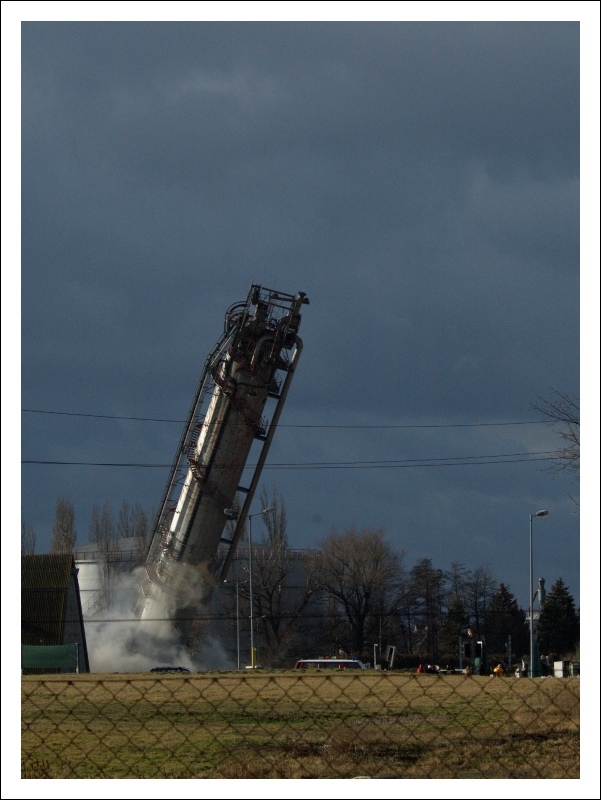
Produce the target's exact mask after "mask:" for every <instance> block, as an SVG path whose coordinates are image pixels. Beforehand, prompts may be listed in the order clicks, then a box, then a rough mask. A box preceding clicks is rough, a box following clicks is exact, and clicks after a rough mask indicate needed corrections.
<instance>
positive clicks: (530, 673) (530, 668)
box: [528, 510, 549, 678]
mask: <svg viewBox="0 0 601 800" xmlns="http://www.w3.org/2000/svg"><path fill="white" fill-rule="evenodd" d="M548 513H549V512H548V511H545V510H543V511H537V512H536V514H530V607H529V612H530V614H529V616H530V662H529V664H528V676H529V677H530V678H533V677H534V597H533V594H532V590H533V585H532V584H533V583H534V580H533V571H532V520H533V518H534V517H546V516H547V515H548Z"/></svg>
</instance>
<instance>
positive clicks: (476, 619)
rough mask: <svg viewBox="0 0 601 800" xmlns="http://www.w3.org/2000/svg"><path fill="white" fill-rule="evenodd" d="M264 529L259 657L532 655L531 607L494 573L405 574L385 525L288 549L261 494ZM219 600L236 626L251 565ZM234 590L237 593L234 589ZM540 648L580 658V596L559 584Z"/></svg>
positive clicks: (259, 548)
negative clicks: (482, 651) (462, 648)
mask: <svg viewBox="0 0 601 800" xmlns="http://www.w3.org/2000/svg"><path fill="white" fill-rule="evenodd" d="M261 502H262V504H263V507H264V508H267V507H271V508H272V509H273V511H272V512H271V513H270V514H266V515H264V516H263V517H262V519H263V522H264V531H263V534H262V537H261V539H260V541H259V542H258V543H257V544H256V545H255V544H254V543H253V555H252V561H253V596H252V602H253V617H254V618H255V620H256V621H257V626H258V627H257V633H260V636H258V639H259V642H260V648H261V653H260V658H262V659H264V660H265V661H266V662H268V663H270V664H272V665H274V666H275V665H284V664H286V663H289V662H290V661H291V660H293V659H295V658H297V657H303V656H314V655H317V654H325V655H330V656H336V655H343V654H344V655H346V656H358V657H361V658H365V659H368V660H371V655H372V653H373V645H374V644H377V646H378V653H380V654H383V653H384V652H385V651H386V649H387V647H388V646H389V645H393V646H395V647H396V648H397V651H398V652H399V653H400V654H406V655H408V656H415V658H422V659H424V660H425V659H427V660H429V661H431V662H432V663H440V662H444V663H445V664H446V663H447V662H453V661H454V662H456V661H457V659H458V651H459V642H460V640H461V639H463V640H465V641H468V640H469V638H473V639H474V640H475V641H478V640H485V641H486V646H487V650H488V652H489V654H490V656H491V658H492V657H494V658H496V659H497V660H502V661H503V662H506V661H507V659H508V657H509V652H508V647H509V646H510V647H511V653H512V655H513V658H514V659H521V658H523V657H527V654H528V649H529V628H528V619H527V613H526V611H525V610H524V609H523V608H521V607H520V605H519V603H518V601H517V599H516V598H515V596H514V595H513V594H512V592H511V590H510V588H509V586H508V585H507V584H506V583H504V582H502V581H499V580H498V578H496V577H495V576H494V575H493V574H492V572H491V571H490V569H489V568H488V567H477V568H475V569H468V568H467V567H466V566H465V565H464V564H460V563H453V564H451V565H450V568H449V569H448V570H442V569H440V568H437V567H436V566H434V564H433V563H432V560H431V559H429V558H422V559H420V560H419V561H417V563H416V564H414V566H413V567H411V568H407V567H406V566H405V563H404V553H403V552H399V551H397V550H395V549H394V548H393V547H392V545H391V544H390V543H389V541H388V539H387V535H386V533H385V531H383V530H381V529H363V530H357V529H356V528H353V527H351V528H348V529H346V530H344V531H337V530H335V529H333V530H331V531H330V532H329V533H328V534H327V535H326V536H325V537H324V538H323V539H322V541H321V542H320V543H319V546H318V547H317V548H316V549H315V550H313V551H304V552H302V553H299V552H298V551H291V550H290V549H289V545H288V536H287V532H286V514H285V506H284V502H283V499H282V498H281V497H280V496H279V495H278V494H277V492H275V491H273V493H272V494H271V495H268V494H267V492H265V491H264V492H263V494H262V497H261ZM237 569H238V572H237V574H234V575H233V576H232V577H231V579H228V582H229V584H230V589H231V591H230V592H229V595H228V596H227V598H226V599H225V600H224V601H223V604H224V606H225V610H226V614H227V615H228V616H229V618H230V625H231V624H232V622H233V619H234V614H235V608H234V605H235V603H237V609H238V613H237V615H236V622H237V624H238V625H239V624H240V619H242V620H243V621H244V623H247V620H248V617H249V612H250V585H249V580H248V577H249V576H248V563H247V562H246V561H244V560H239V562H238V567H237ZM234 590H235V592H234ZM537 626H538V627H537V630H538V640H539V648H540V652H541V653H544V654H545V655H548V656H549V657H550V659H551V660H555V659H556V658H564V657H566V656H567V655H569V654H574V653H575V651H576V650H577V648H578V646H579V639H580V624H579V615H578V612H577V610H576V607H575V603H574V600H573V598H572V596H571V595H570V593H569V588H568V587H567V586H565V584H564V582H563V580H562V579H561V578H559V579H558V580H557V581H556V582H555V584H554V585H553V586H552V588H551V590H550V591H549V593H548V594H547V596H546V599H545V601H544V603H543V606H542V610H541V612H540V617H539V620H538V624H537Z"/></svg>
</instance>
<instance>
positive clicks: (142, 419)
mask: <svg viewBox="0 0 601 800" xmlns="http://www.w3.org/2000/svg"><path fill="white" fill-rule="evenodd" d="M21 411H22V412H23V413H27V414H54V415H58V416H63V417H91V418H93V419H120V420H128V421H130V422H166V423H178V424H180V425H183V424H185V423H186V422H187V420H184V419H168V418H161V417H130V416H124V415H118V414H83V413H79V412H72V411H46V410H43V409H38V408H22V409H21ZM545 424H548V421H547V420H544V419H541V420H528V421H524V420H523V421H517V422H453V423H443V424H424V425H329V424H327V425H326V424H323V425H321V424H319V425H286V424H279V425H278V428H350V429H353V430H354V429H374V428H382V429H393V428H399V429H402V428H486V427H503V426H506V425H545Z"/></svg>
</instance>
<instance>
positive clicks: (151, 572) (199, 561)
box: [136, 284, 309, 620]
mask: <svg viewBox="0 0 601 800" xmlns="http://www.w3.org/2000/svg"><path fill="white" fill-rule="evenodd" d="M308 302H309V301H308V299H307V297H306V296H305V293H304V292H299V293H298V294H296V295H290V294H284V293H283V292H277V291H274V290H272V289H266V288H264V287H262V286H258V285H255V284H253V285H252V286H251V287H250V291H249V293H248V297H247V299H246V301H244V302H239V303H235V304H234V305H232V306H231V307H230V308H229V309H228V310H227V312H226V315H225V326H224V331H223V333H222V335H221V337H220V338H219V340H218V342H217V344H216V345H215V347H214V348H213V350H212V351H211V353H210V354H209V356H208V358H207V360H206V362H205V366H204V370H203V373H202V376H201V379H200V382H199V384H198V388H197V391H196V394H195V397H194V401H193V403H192V406H191V409H190V413H189V415H188V420H187V423H186V425H185V427H184V430H183V433H182V436H181V440H180V443H179V447H178V450H177V454H176V457H175V460H174V462H173V465H172V468H171V472H170V475H169V479H168V481H167V485H166V487H165V491H164V494H163V498H162V500H161V504H160V506H159V510H158V513H157V518H156V522H155V527H154V533H153V538H152V541H151V544H150V548H149V551H148V556H147V559H146V574H145V576H144V579H143V582H142V594H141V597H140V600H139V602H138V604H137V607H136V613H137V615H138V616H139V617H141V618H142V619H148V620H151V619H153V618H156V619H160V618H162V617H164V614H165V609H166V608H167V607H169V608H170V612H169V613H170V616H172V617H175V618H177V617H178V616H180V617H183V618H185V615H186V613H187V610H188V609H191V608H198V607H202V606H203V605H206V604H207V603H208V602H209V600H210V598H211V594H212V591H213V587H214V586H215V584H216V582H217V579H218V580H219V582H222V581H223V580H225V578H226V576H227V573H228V570H229V567H230V564H231V561H232V558H233V556H234V553H235V550H236V546H237V543H238V541H239V539H240V537H241V535H242V533H243V531H244V525H245V522H246V519H247V515H248V513H249V510H250V505H251V502H252V499H253V495H254V492H255V489H256V487H257V483H258V481H259V477H260V475H261V470H262V468H263V465H264V463H265V459H266V458H267V453H268V451H269V447H270V444H271V441H272V439H273V436H274V433H275V429H276V426H277V423H278V420H279V417H280V414H281V412H282V409H283V405H284V402H285V400H286V396H287V394H288V390H289V388H290V382H291V380H292V377H293V375H294V372H295V369H296V366H297V363H298V359H299V357H300V354H301V352H302V340H301V339H300V338H299V336H298V329H299V326H300V322H301V314H300V311H301V306H302V305H303V304H305V303H308ZM269 399H272V400H273V401H274V404H275V405H273V404H270V406H273V407H272V409H271V413H270V414H267V402H268V400H269ZM264 413H265V414H267V416H266V417H264V416H263V414H264ZM257 440H258V442H259V454H258V457H257V459H256V463H254V464H252V465H249V466H248V467H247V460H248V457H249V454H250V452H251V447H252V445H253V442H255V441H257ZM253 452H254V451H253ZM245 472H247V473H251V472H252V475H251V478H250V480H249V481H247V483H248V485H246V486H243V485H241V480H242V477H243V473H245ZM228 519H235V520H236V526H235V529H234V531H233V534H232V535H231V537H230V538H228V539H224V538H223V531H224V528H225V525H226V523H227V522H228ZM223 542H226V544H227V549H226V553H225V560H224V561H223V562H222V563H220V564H219V565H218V563H217V554H218V548H219V545H220V543H223ZM219 567H220V572H219ZM218 572H219V574H217V573H218Z"/></svg>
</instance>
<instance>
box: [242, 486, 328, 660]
mask: <svg viewBox="0 0 601 800" xmlns="http://www.w3.org/2000/svg"><path fill="white" fill-rule="evenodd" d="M261 503H262V505H263V508H271V509H272V511H271V512H270V513H269V514H263V515H262V517H261V518H262V520H263V525H264V531H263V535H262V537H261V541H260V544H258V545H256V544H253V616H254V617H255V619H257V620H258V622H259V624H260V632H261V641H260V653H261V658H262V659H263V660H267V659H269V660H270V661H271V662H273V663H277V662H280V663H281V662H283V661H284V660H285V659H286V658H289V657H290V656H291V655H292V653H293V651H294V648H298V647H299V646H300V643H301V641H302V640H303V638H304V636H305V634H306V633H307V630H308V629H309V628H310V623H309V622H308V620H307V619H306V614H307V610H308V609H309V608H310V607H311V606H312V605H313V603H314V601H315V599H316V593H317V591H318V588H319V583H318V580H317V577H316V574H315V571H314V570H313V569H311V567H310V566H309V565H308V564H309V561H310V555H309V556H308V555H307V554H306V553H303V554H300V553H297V552H295V551H292V550H290V549H289V548H288V534H287V531H286V506H285V503H284V500H283V498H282V496H281V495H280V494H278V492H277V491H276V490H275V489H273V490H272V491H271V494H268V493H267V491H266V490H263V493H262V495H261ZM238 587H239V590H240V595H241V597H242V599H243V603H246V602H248V601H249V599H250V598H249V596H248V595H249V592H248V589H247V584H246V583H245V582H244V583H240V582H238Z"/></svg>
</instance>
